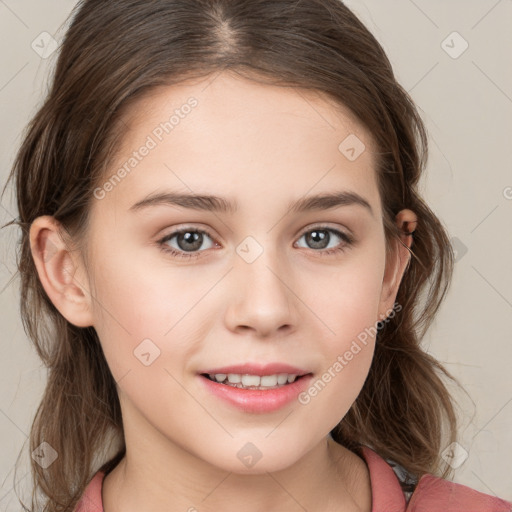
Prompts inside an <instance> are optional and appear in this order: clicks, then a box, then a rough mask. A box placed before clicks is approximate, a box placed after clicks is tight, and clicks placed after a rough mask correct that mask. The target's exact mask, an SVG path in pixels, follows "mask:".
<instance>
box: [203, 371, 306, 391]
mask: <svg viewBox="0 0 512 512" xmlns="http://www.w3.org/2000/svg"><path fill="white" fill-rule="evenodd" d="M209 377H210V379H211V380H215V381H217V382H222V383H224V384H228V385H230V384H234V385H235V387H237V388H244V387H245V388H254V387H256V388H274V387H278V386H283V385H285V384H291V383H292V382H294V381H295V379H296V378H297V375H292V374H288V373H279V374H275V375H263V376H261V377H260V376H259V375H248V374H244V375H241V374H237V373H229V374H227V375H226V374H225V373H216V374H209ZM226 378H227V382H225V381H226Z"/></svg>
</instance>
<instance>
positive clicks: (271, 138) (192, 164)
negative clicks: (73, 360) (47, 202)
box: [87, 73, 394, 473]
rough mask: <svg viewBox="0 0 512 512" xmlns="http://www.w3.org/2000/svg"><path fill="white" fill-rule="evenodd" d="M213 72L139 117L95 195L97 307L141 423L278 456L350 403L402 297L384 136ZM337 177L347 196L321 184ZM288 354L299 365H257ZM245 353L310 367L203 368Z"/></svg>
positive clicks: (233, 456) (131, 411)
mask: <svg viewBox="0 0 512 512" xmlns="http://www.w3.org/2000/svg"><path fill="white" fill-rule="evenodd" d="M211 80H212V77H209V78H208V79H205V80H204V81H196V82H187V83H185V84H181V85H179V86H171V87H165V88H160V89H158V90H156V91H154V92H153V93H152V94H151V95H150V96H147V97H145V98H144V99H143V100H141V101H139V102H138V103H137V105H135V106H134V109H133V110H132V115H131V116H127V117H126V119H125V122H126V127H127V128H126V131H125V133H124V134H123V144H122V148H121V150H120V152H119V154H118V155H117V156H116V161H115V162H114V163H113V165H112V167H111V168H110V173H109V174H108V175H107V176H105V179H104V181H103V182H102V183H101V184H100V187H99V188H98V189H96V191H95V200H94V202H93V206H92V210H91V224H90V238H89V248H90V250H89V253H88V255H87V256H88V262H89V269H88V279H89V280H88V284H87V286H88V289H89V291H90V294H92V297H93V299H91V301H90V308H91V318H92V324H93V326H94V328H95V329H96V331H97V333H98V336H99V338H100V341H101V345H102V347H103V350H104V354H105V357H106V359H107V362H108V364H109V366H110V368H111V371H112V374H113V376H114V378H115V380H116V381H117V383H118V392H119V396H120V400H121V406H122V409H123V422H124V425H125V431H126V435H127V436H131V439H137V441H138V442H140V443H141V445H142V446H144V449H145V450H146V451H147V452H148V451H151V450H152V451H154V450H155V447H158V450H159V451H160V453H164V452H167V451H168V452H169V453H171V451H172V450H174V449H176V447H179V449H184V450H186V451H187V452H188V453H189V454H191V455H193V456H195V457H197V458H198V459H201V460H203V461H207V462H209V463H211V464H212V465H214V466H216V467H221V468H223V469H225V470H228V471H233V472H238V473H242V472H253V473H259V472H264V471H276V470H279V469H282V468H285V467H287V466H289V465H291V464H292V463H293V462H294V461H296V460H298V459H299V458H300V457H302V456H303V455H305V454H306V453H307V452H308V451H309V450H311V449H312V448H313V447H314V446H315V445H317V444H318V443H319V442H320V441H321V440H322V439H323V438H325V436H326V435H327V434H328V433H329V431H330V430H331V429H332V428H333V427H334V426H335V425H336V424H337V423H338V422H339V421H340V420H341V419H342V418H343V416H344V415H345V414H346V413H347V411H348V410H349V408H350V406H351V405H352V403H353V402H354V400H355V399H356V397H357V395H358V394H359V392H360V390H361V388H362V386H363V383H364V381H365V378H366V376H367V373H368V370H369V367H370V364H371V360H372V355H373V347H374V333H375V329H373V328H374V327H375V326H376V322H378V321H379V320H381V319H382V317H383V316H385V315H388V314H389V313H390V310H391V308H392V307H393V302H394V297H391V298H389V297H388V296H387V293H386V292H388V291H389V290H388V287H387V281H386V275H387V272H386V266H385V263H386V261H385V259H386V255H385V237H384V229H383V223H382V208H381V201H380V198H379V194H378V189H377V177H376V174H375V161H374V151H375V150H374V146H373V142H372V140H371V138H370V135H369V134H368V133H367V132H366V131H365V129H364V128H363V127H362V125H360V124H359V123H358V122H357V120H356V119H355V118H354V117H353V116H352V115H351V114H350V112H349V111H348V110H345V109H343V108H341V107H339V106H336V107H335V106H334V105H333V103H332V102H329V101H328V100H326V99H325V98H322V97H320V96H319V95H314V94H312V93H308V92H305V91H300V92H298V91H294V90H292V89H290V88H284V87H273V86H269V85H262V84H261V83H256V82H251V81H248V80H244V79H242V78H239V77H236V76H234V75H230V74H226V73H224V74H221V75H218V76H217V77H216V78H215V79H214V80H213V82H212V81H211ZM173 114H174V117H173V118H172V119H171V116H172V115H173ZM170 119H171V120H170ZM166 123H167V124H166ZM347 137H350V138H349V139H347ZM356 137H357V138H356ZM344 141H345V142H344ZM363 144H364V150H363ZM144 148H145V149H144ZM350 148H354V150H353V151H352V150H351V149H350ZM354 157H355V158H354ZM123 166H124V167H123ZM121 169H124V172H123V171H122V170H121ZM158 194H168V196H167V201H165V200H164V199H165V198H164V199H162V200H160V201H158V200H155V199H154V197H155V196H156V195H158ZM328 194H330V195H333V194H334V195H337V196H338V197H342V195H343V194H346V197H345V200H343V201H339V200H338V201H336V200H332V198H331V200H330V201H325V200H323V201H322V200H318V201H316V202H315V201H308V200H309V199H310V198H312V197H313V196H324V195H328ZM172 195H174V200H175V202H172V201H170V199H172V197H171V196H172ZM179 195H181V196H185V195H198V196H216V197H217V198H221V199H219V200H216V201H214V200H211V199H210V200H208V199H205V198H203V199H202V200H200V199H196V200H193V199H190V198H188V199H187V198H185V197H181V198H178V197H177V196H179ZM150 198H153V200H150ZM228 203H229V205H230V207H229V208H228V207H226V205H227V204H228ZM364 203H366V204H364ZM136 205H137V206H136ZM292 205H295V206H292ZM222 206H224V207H222ZM273 363H279V364H281V365H289V366H291V367H293V368H295V369H290V368H289V369H288V370H287V369H286V368H285V367H284V366H283V367H281V368H280V367H279V366H277V367H274V368H272V367H270V368H269V371H266V372H265V371H262V372H261V371H259V370H262V368H261V366H265V365H267V364H268V365H270V364H273ZM246 364H247V365H251V364H252V365H255V366H254V368H253V369H252V371H251V369H249V371H247V373H249V374H250V373H256V374H258V373H263V374H265V373H270V374H277V375H278V374H284V373H288V374H293V373H294V372H296V373H298V374H306V375H305V376H303V377H301V378H299V379H298V380H296V382H295V383H293V384H286V385H283V387H284V388H286V386H293V390H292V392H291V393H290V392H289V391H288V390H286V391H283V389H282V388H279V389H277V390H274V391H269V390H266V391H260V392H259V395H261V396H260V397H256V394H257V393H256V392H254V391H251V392H248V393H250V396H249V394H247V395H243V393H244V392H247V390H243V389H241V390H239V389H236V388H235V387H233V386H228V385H226V384H214V383H213V382H212V381H209V380H208V379H207V378H206V377H204V376H202V375H201V374H203V373H208V372H209V371H210V370H219V369H221V370H222V368H223V367H226V366H232V365H246ZM257 365H260V367H258V366H257ZM263 370H265V368H263ZM218 373H222V372H218ZM227 373H229V370H227V371H226V374H227ZM238 373H245V372H243V371H237V372H234V374H238ZM235 380H236V377H235ZM246 382H248V381H246ZM265 382H267V383H271V382H273V381H272V379H270V380H268V381H265ZM261 384H263V382H261ZM221 388H222V389H221ZM265 393H267V394H268V395H267V397H265ZM247 397H249V398H247ZM258 453H259V454H260V455H258ZM246 455H251V456H256V457H260V456H261V459H260V460H259V461H258V463H257V464H255V465H254V467H250V465H247V464H245V463H242V462H243V461H242V459H243V457H244V456H246ZM241 461H242V462H241Z"/></svg>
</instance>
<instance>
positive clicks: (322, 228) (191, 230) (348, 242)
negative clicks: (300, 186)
mask: <svg viewBox="0 0 512 512" xmlns="http://www.w3.org/2000/svg"><path fill="white" fill-rule="evenodd" d="M312 231H329V232H331V233H334V234H335V235H336V236H338V237H339V238H341V239H342V240H343V242H344V243H342V244H341V245H340V246H338V247H335V248H331V249H323V250H320V251H316V250H314V249H311V250H312V251H313V252H316V253H318V255H319V256H330V255H333V254H337V253H340V252H343V251H345V250H346V249H348V248H349V247H350V246H352V245H353V244H354V241H355V240H354V238H353V237H352V236H351V235H348V234H347V233H343V232H342V231H339V230H337V229H334V228H329V227H327V226H315V227H313V228H310V229H308V230H307V231H304V232H302V234H301V235H300V237H299V239H300V238H302V237H303V236H304V235H306V234H308V233H310V232H312ZM182 233H200V234H202V235H207V236H209V237H210V238H211V239H212V240H214V238H213V236H211V235H210V233H208V231H205V230H204V229H196V228H183V229H179V230H177V231H173V232H172V233H169V234H168V235H165V236H164V237H163V238H161V239H160V240H158V241H157V244H158V245H159V247H160V248H161V250H162V251H163V252H165V253H167V254H170V255H171V256H173V257H177V258H184V259H190V258H199V257H200V254H201V253H202V252H204V251H195V252H190V253H186V252H183V251H177V250H176V249H174V248H171V247H169V246H168V245H167V244H166V243H165V242H168V241H169V240H171V239H172V238H174V237H175V236H177V235H181V234H182Z"/></svg>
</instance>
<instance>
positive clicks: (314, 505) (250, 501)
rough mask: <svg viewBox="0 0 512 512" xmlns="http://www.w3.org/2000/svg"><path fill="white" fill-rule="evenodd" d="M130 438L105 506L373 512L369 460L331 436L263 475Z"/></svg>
mask: <svg viewBox="0 0 512 512" xmlns="http://www.w3.org/2000/svg"><path fill="white" fill-rule="evenodd" d="M129 441H130V439H128V438H127V439H126V447H127V450H126V455H125V457H124V458H123V459H122V460H121V461H120V463H119V464H118V465H117V466H116V467H115V468H114V469H113V470H112V471H111V472H110V473H109V474H108V475H107V476H106V477H105V479H104V483H103V491H102V494H103V506H104V510H105V512H118V511H119V512H120V511H123V512H132V511H136V510H137V511H139V510H145V511H147V512H156V511H159V510H167V511H174V510H176V511H181V512H183V511H187V512H197V511H199V510H200V511H201V512H214V511H215V512H216V511H218V510H222V511H223V512H235V511H236V512H268V511H270V510H308V511H310V512H315V511H318V512H320V511H322V512H327V511H331V510H332V511H334V510H347V511H352V510H354V511H365V512H366V511H370V510H371V491H370V484H369V476H368V472H367V467H366V465H365V463H364V461H362V460H361V459H360V458H359V457H358V456H357V455H355V454H354V453H352V452H350V451H349V450H347V449H346V448H344V447H342V446H341V445H339V444H338V443H336V442H335V441H333V440H332V439H331V438H330V437H326V438H324V439H322V441H321V442H319V443H318V444H317V445H316V446H315V447H314V448H313V449H312V450H310V451H309V452H307V453H306V454H305V455H304V456H303V457H302V458H300V459H299V460H297V461H296V462H295V463H294V464H293V465H292V466H290V467H287V468H286V469H282V470H280V471H274V472H263V473H260V474H240V473H233V472H230V471H223V470H221V469H219V468H218V467H216V466H214V465H212V464H210V463H208V462H205V461H204V460H202V459H199V458H198V457H196V456H195V455H194V454H192V453H190V452H188V451H186V450H184V449H182V448H180V447H179V446H177V445H172V446H171V447H169V450H167V451H165V452H162V451H160V452H159V453H153V454H152V456H151V457H148V455H147V454H148V448H149V446H154V445H152V444H150V442H146V443H141V442H137V443H130V442H129ZM146 441H149V440H146Z"/></svg>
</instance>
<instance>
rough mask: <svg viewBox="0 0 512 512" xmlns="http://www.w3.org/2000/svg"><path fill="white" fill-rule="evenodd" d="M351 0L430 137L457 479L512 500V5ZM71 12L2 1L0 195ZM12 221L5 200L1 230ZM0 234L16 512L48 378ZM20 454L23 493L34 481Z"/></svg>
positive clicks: (440, 326)
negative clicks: (443, 253)
mask: <svg viewBox="0 0 512 512" xmlns="http://www.w3.org/2000/svg"><path fill="white" fill-rule="evenodd" d="M346 3H347V5H348V6H349V7H350V8H352V9H353V10H354V12H355V13H356V14H357V15H359V17H360V18H361V19H362V20H363V22H364V23H365V24H366V25H367V26H368V28H369V29H370V31H371V32H372V33H373V34H374V35H375V36H376V37H377V39H378V40H379V41H380V42H381V44H382V45H383V47H384V49H385V51H386V52H387V54H388V56H389V58H390V60H391V63H392V65H393V67H394V70H395V73H396V76H397V78H398V80H399V82H400V83H401V84H402V85H403V86H404V88H405V89H406V90H408V91H409V92H410V94H411V96H412V98H413V99H414V101H415V102H416V104H417V105H418V107H419V109H420V113H421V115H422V117H423V120H424V121H425V123H426V125H427V129H428V130H429V135H430V159H429V165H428V169H427V173H426V176H425V177H424V179H423V181H422V190H423V192H424V195H425V197H426V199H427V201H428V202H429V204H430V205H431V208H432V209H433V210H434V212H436V214H437V215H438V216H439V217H440V218H441V220H442V222H443V223H444V224H445V226H446V227H447V229H448V231H449V233H450V237H451V238H452V243H453V245H454V247H455V249H456V252H457V263H456V266H455V274H454V280H453V283H452V286H451V288H450V292H449V295H448V297H447V299H446V300H445V302H444V304H443V307H442V309H441V311H440V313H439V315H438V317H437V320H436V322H435V324H434V325H433V327H432V328H431V329H430V331H429V332H428V334H427V336H426V338H425V340H424V344H425V345H424V346H425V348H426V350H428V351H429V352H430V353H432V354H433V355H434V356H436V357H437V358H439V359H440V360H441V361H442V362H443V363H444V364H445V365H446V367H447V369H448V370H449V371H451V372H452V373H453V374H454V376H455V377H457V378H458V379H459V380H460V382H461V383H462V384H463V386H464V387H465V389H466V390H467V391H468V393H469V395H470V397H471V400H470V399H468V398H467V397H466V396H464V395H462V394H460V393H458V392H457V393H456V396H457V397H458V398H459V399H460V407H461V415H462V416H461V420H462V421H461V429H460V435H461V442H460V447H459V448H457V452H456V460H455V459H454V460H453V461H452V463H453V464H454V465H459V464H460V465H459V467H458V468H457V470H456V473H455V478H454V480H455V481H457V482H460V483H463V484H465V485H469V486H470V487H473V488H474V489H477V490H479V491H481V492H485V493H488V494H491V495H498V496H500V497H502V498H505V499H508V500H512V469H511V468H512V465H511V459H512V372H511V369H510V364H511V361H512V335H511V330H510V325H511V321H512V229H511V226H512V222H511V221H512V150H511V147H512V140H511V135H512V65H511V62H512V59H511V49H512V30H511V26H512V23H511V22H512V1H511V0H498V1H496V0H450V1H447V0H415V1H413V0H397V1H389V0H388V1H383V0H365V1H361V0H350V1H349V2H346ZM75 4H76V1H74V0H45V1H41V0H16V1H15V0H0V44H1V52H0V59H1V67H0V105H1V109H2V110H1V112H2V114H1V118H0V161H1V171H0V172H1V174H0V180H1V183H2V186H3V184H4V183H5V180H6V179H7V175H8V172H9V170H10V168H11V165H12V162H13V159H14V155H15V152H16V150H17V148H18V147H19V144H20V142H21V133H22V130H23V128H24V127H25V125H26V123H27V122H28V121H29V119H30V118H31V117H32V116H33V115H34V113H35V112H36V108H37V106H38V105H40V102H41V101H42V98H43V95H44V94H45V92H46V90H47V79H48V73H49V72H50V67H51V66H53V64H54V62H55V60H56V56H57V52H56V53H54V54H52V55H51V56H50V57H49V58H42V57H41V56H40V55H39V54H38V53H37V52H36V51H35V50H34V49H33V48H32V45H33V41H35V42H36V43H37V42H38V41H41V39H44V38H45V37H47V36H45V35H43V36H41V34H42V33H43V32H46V33H48V34H50V35H52V36H53V37H54V38H55V39H56V40H57V42H59V41H60V40H61V39H62V36H63V34H64V30H65V26H61V25H62V24H63V23H64V22H65V20H66V18H67V16H68V14H69V13H70V12H71V10H72V8H73V7H74V5H75ZM453 32H457V34H453ZM40 44H41V43H40ZM466 45H467V48H466V49H465V51H463V52H462V50H464V48H465V47H466ZM461 52H462V53H461ZM16 216H17V211H16V208H15V206H14V201H13V196H12V193H11V192H10V191H8V192H6V195H5V196H4V199H3V202H2V204H1V205H0V222H1V223H2V224H4V223H5V222H8V221H9V220H11V219H12V218H13V217H16ZM0 237H1V246H0V247H1V251H0V258H1V259H0V291H1V292H2V293H1V294H0V315H1V330H0V332H1V345H0V350H1V357H0V365H1V369H0V379H1V393H0V440H1V441H0V442H1V454H2V456H1V458H0V482H1V483H2V488H1V491H0V510H18V509H19V507H18V506H17V505H16V503H17V502H16V497H15V494H14V492H13V478H14V464H15V462H16V459H17V456H18V454H19V451H20V449H21V448H22V446H23V445H24V443H25V442H26V440H27V434H28V433H29V429H30V424H31V420H32V418H33V415H34V414H35V411H36V408H37V405H38V403H39V399H40V397H41V394H42V392H43V388H44V384H45V377H46V371H45V370H44V368H42V365H41V362H40V361H39V359H38V358H37V356H36V353H35V350H34V349H33V348H32V347H31V345H30V342H29V341H28V339H27V337H26V335H25V333H24V331H23V326H22V324H21V319H20V315H19V293H18V281H17V279H15V280H13V281H11V282H10V284H9V280H10V279H11V277H12V275H13V274H14V273H15V269H16V266H15V247H16V240H17V238H18V233H17V230H16V228H14V227H10V228H6V229H3V230H1V231H0ZM28 449H29V448H28V443H27V444H25V451H26V454H24V455H23V457H22V460H21V463H20V466H19V467H20V469H19V471H18V472H17V474H16V478H17V480H16V481H17V482H18V480H19V481H20V483H19V484H17V488H18V486H21V487H22V488H26V486H27V485H29V484H30V482H29V480H30V476H29V473H28V457H29V455H28ZM465 452H467V459H465V460H463V459H464V457H465V456H466V455H465Z"/></svg>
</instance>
